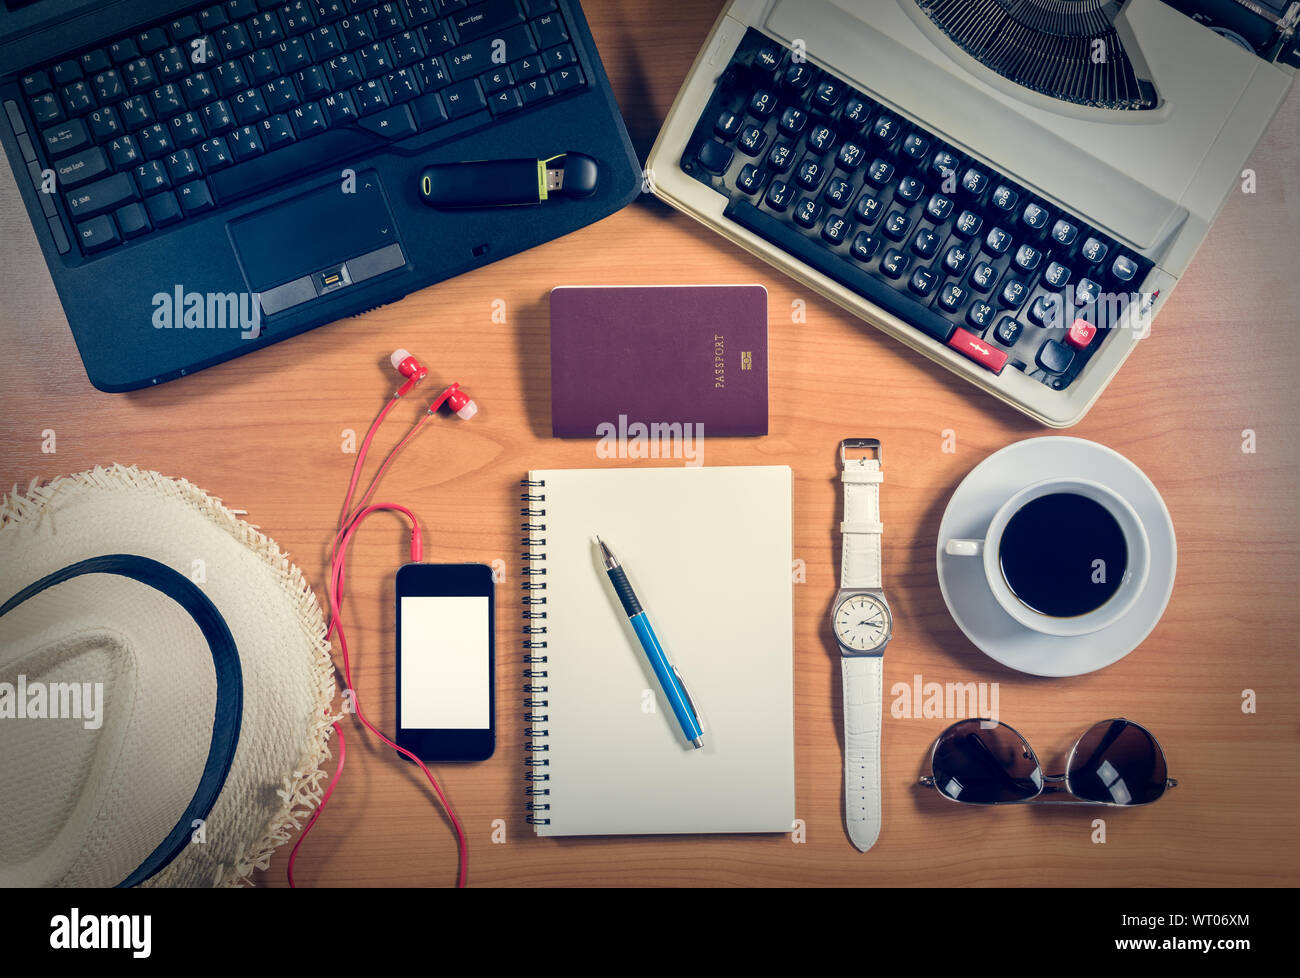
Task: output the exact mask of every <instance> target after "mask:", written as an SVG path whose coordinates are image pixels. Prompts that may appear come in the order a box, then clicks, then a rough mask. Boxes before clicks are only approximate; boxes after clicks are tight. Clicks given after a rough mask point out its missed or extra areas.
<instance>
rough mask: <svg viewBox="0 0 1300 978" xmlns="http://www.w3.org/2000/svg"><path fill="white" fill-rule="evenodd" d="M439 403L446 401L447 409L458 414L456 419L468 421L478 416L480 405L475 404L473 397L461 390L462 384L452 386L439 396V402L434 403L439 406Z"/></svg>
mask: <svg viewBox="0 0 1300 978" xmlns="http://www.w3.org/2000/svg"><path fill="white" fill-rule="evenodd" d="M439 401H445V402H446V404H447V407H449V408H451V409H452V410H453V411H454V412H456V417H458V418H460V419H461V420H462V421H468V420H469V419H470V418H472V417H474V415H476V414H478V405H477V404H475V403H474V399H473V398H472V397H470V396H469V395H468V394H466V393H465V392H464V391H463V390H461V389H460V384H452V385H451V386H450V387H448V388H447V389H446V390H445V391H443V392H442V393H441V394H440V395H438V400H437V401H435V402H434V403H435V404H437V403H438V402H439Z"/></svg>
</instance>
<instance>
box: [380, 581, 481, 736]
mask: <svg viewBox="0 0 1300 978" xmlns="http://www.w3.org/2000/svg"><path fill="white" fill-rule="evenodd" d="M401 602H402V609H401V618H402V631H401V636H400V640H401V643H402V645H401V649H402V679H401V682H402V689H401V692H400V693H399V696H400V697H401V706H402V729H404V730H487V729H488V728H489V727H490V726H491V720H490V709H489V695H488V694H489V688H488V683H489V682H490V681H491V676H490V671H491V670H490V662H489V654H488V637H489V636H488V599H487V597H486V595H475V596H463V595H457V596H454V597H453V596H438V597H429V596H418V597H415V596H409V595H408V596H404V597H402V599H401Z"/></svg>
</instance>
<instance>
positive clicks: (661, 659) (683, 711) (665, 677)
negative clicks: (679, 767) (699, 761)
mask: <svg viewBox="0 0 1300 978" xmlns="http://www.w3.org/2000/svg"><path fill="white" fill-rule="evenodd" d="M634 600H635V599H634ZM628 620H629V621H630V622H631V623H632V627H633V628H634V629H636V633H637V636H638V637H639V638H640V639H641V647H642V648H643V649H645V654H646V658H648V659H649V660H650V668H652V669H653V670H654V672H655V676H656V677H657V678H658V680H659V686H660V688H661V689H663V691H664V695H665V696H667V697H668V703H669V705H670V706H672V708H673V713H675V714H677V722H678V723H680V724H681V727H682V731H683V732H684V733H685V734H686V739H687V740H695V739H697V738H699V737H701V736H703V734H704V731H703V730H701V729H700V725H699V723H698V722H697V721H696V719H695V715H694V714H693V713H692V712H691V708H690V706H689V705H688V704H687V702H686V697H685V695H684V694H683V691H682V687H681V684H680V683H679V682H678V681H677V676H676V675H675V674H674V673H673V670H672V667H671V666H669V665H668V657H667V656H666V655H664V650H663V647H662V646H660V644H659V639H658V638H657V637H656V636H655V630H654V629H653V628H651V627H650V620H649V619H648V618H646V616H645V612H643V611H642V612H638V613H637V614H635V615H633V616H632V617H631V618H629V619H628Z"/></svg>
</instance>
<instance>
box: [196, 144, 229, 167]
mask: <svg viewBox="0 0 1300 978" xmlns="http://www.w3.org/2000/svg"><path fill="white" fill-rule="evenodd" d="M197 155H198V158H199V163H200V165H201V166H202V167H203V172H204V173H216V172H217V171H218V170H224V169H225V168H226V167H228V166H233V165H234V162H235V161H234V158H233V157H232V156H231V155H230V148H229V147H228V146H227V145H226V141H225V140H224V139H222V138H221V137H220V136H213V137H212V138H211V139H209V140H206V141H205V142H202V143H199V147H198V153H197Z"/></svg>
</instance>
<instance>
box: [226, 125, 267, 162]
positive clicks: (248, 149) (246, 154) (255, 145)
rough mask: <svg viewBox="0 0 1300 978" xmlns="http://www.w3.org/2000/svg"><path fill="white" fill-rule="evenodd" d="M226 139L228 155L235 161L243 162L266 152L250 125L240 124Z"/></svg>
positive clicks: (255, 131)
mask: <svg viewBox="0 0 1300 978" xmlns="http://www.w3.org/2000/svg"><path fill="white" fill-rule="evenodd" d="M226 139H227V142H228V143H229V145H230V155H231V156H233V157H234V158H235V162H236V163H243V162H245V161H246V160H251V159H253V158H254V157H255V156H261V155H262V154H263V153H264V152H266V150H264V149H263V148H262V139H261V137H260V136H258V134H257V130H256V129H255V128H253V127H252V126H241V127H240V128H238V129H236V130H235V131H234V132H232V133H231V134H230V135H229V136H228V137H226Z"/></svg>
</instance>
